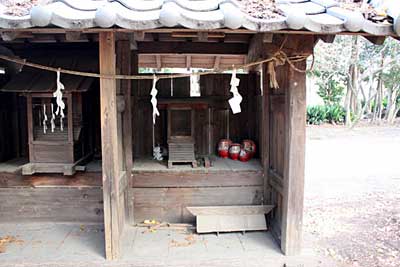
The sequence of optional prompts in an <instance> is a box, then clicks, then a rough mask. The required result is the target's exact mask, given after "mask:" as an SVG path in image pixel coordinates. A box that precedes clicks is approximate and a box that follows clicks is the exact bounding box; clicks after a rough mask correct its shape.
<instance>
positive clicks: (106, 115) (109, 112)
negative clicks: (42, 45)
mask: <svg viewBox="0 0 400 267" xmlns="http://www.w3.org/2000/svg"><path fill="white" fill-rule="evenodd" d="M99 57H100V73H101V74H106V75H115V74H116V59H115V33H113V32H102V33H100V34H99ZM116 104H117V88H116V80H115V79H106V78H101V79H100V111H101V112H100V114H101V119H100V121H101V141H102V170H103V201H104V234H105V252H106V258H107V259H117V258H118V257H119V255H120V229H119V223H118V218H119V216H120V214H119V212H118V211H119V209H118V208H117V206H118V204H117V203H118V195H119V183H118V179H119V175H120V169H119V168H120V166H119V160H120V159H119V150H118V130H117V116H118V114H117V113H118V111H117V105H116Z"/></svg>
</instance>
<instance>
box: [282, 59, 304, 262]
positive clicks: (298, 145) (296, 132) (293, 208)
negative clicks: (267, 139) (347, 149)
mask: <svg viewBox="0 0 400 267" xmlns="http://www.w3.org/2000/svg"><path fill="white" fill-rule="evenodd" d="M296 66H297V67H298V68H300V69H305V66H306V63H305V62H301V63H297V65H296ZM288 80H289V87H288V90H287V94H286V105H285V129H286V131H285V158H284V161H285V162H284V166H285V167H284V173H283V177H284V180H283V194H282V195H283V199H282V200H283V203H282V211H283V214H282V244H281V248H282V251H283V252H284V253H285V254H286V255H297V254H299V253H300V252H301V246H302V222H303V203H304V166H305V138H306V75H305V73H301V72H296V71H294V70H293V69H291V68H290V69H289V71H288Z"/></svg>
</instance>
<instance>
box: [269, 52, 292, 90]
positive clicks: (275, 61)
mask: <svg viewBox="0 0 400 267" xmlns="http://www.w3.org/2000/svg"><path fill="white" fill-rule="evenodd" d="M287 59H288V58H287V55H286V54H285V52H283V51H278V52H276V53H275V54H274V55H273V56H272V58H271V61H269V62H268V73H269V85H270V86H271V88H274V89H278V88H279V84H278V81H277V80H276V71H275V68H276V67H278V66H283V65H285V63H286V61H287Z"/></svg>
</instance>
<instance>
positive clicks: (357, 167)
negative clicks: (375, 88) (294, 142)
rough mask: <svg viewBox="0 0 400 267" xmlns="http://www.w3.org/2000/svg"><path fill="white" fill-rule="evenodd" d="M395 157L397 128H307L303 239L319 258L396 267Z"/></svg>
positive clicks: (399, 198) (399, 194)
mask: <svg viewBox="0 0 400 267" xmlns="http://www.w3.org/2000/svg"><path fill="white" fill-rule="evenodd" d="M399 155H400V127H399V126H395V127H394V126H393V127H387V126H380V127H375V126H374V127H372V126H371V127H365V126H364V127H359V128H356V129H353V130H348V129H346V128H344V127H340V126H337V127H333V126H319V127H308V129H307V150H306V185H305V211H304V234H305V239H306V242H311V243H313V247H315V249H316V250H317V253H318V254H320V255H323V256H325V257H326V258H329V259H333V260H334V262H336V263H337V266H338V267H339V266H340V267H342V266H360V267H391V266H397V267H398V266H400V160H399V159H400V157H399ZM332 267H333V266H332Z"/></svg>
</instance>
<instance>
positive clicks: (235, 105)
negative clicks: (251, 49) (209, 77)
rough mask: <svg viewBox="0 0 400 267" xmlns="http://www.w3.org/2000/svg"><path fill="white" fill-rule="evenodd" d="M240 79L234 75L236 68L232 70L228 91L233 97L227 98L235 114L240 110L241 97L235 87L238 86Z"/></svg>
mask: <svg viewBox="0 0 400 267" xmlns="http://www.w3.org/2000/svg"><path fill="white" fill-rule="evenodd" d="M239 83H240V79H239V78H237V77H236V70H235V69H234V70H233V71H232V78H231V90H230V92H231V93H232V94H233V97H232V98H231V99H229V101H228V102H229V105H230V106H231V109H232V113H233V114H237V113H240V112H242V109H241V108H240V103H242V100H243V97H242V96H241V95H240V94H239V91H238V89H237V87H238V86H239Z"/></svg>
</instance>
